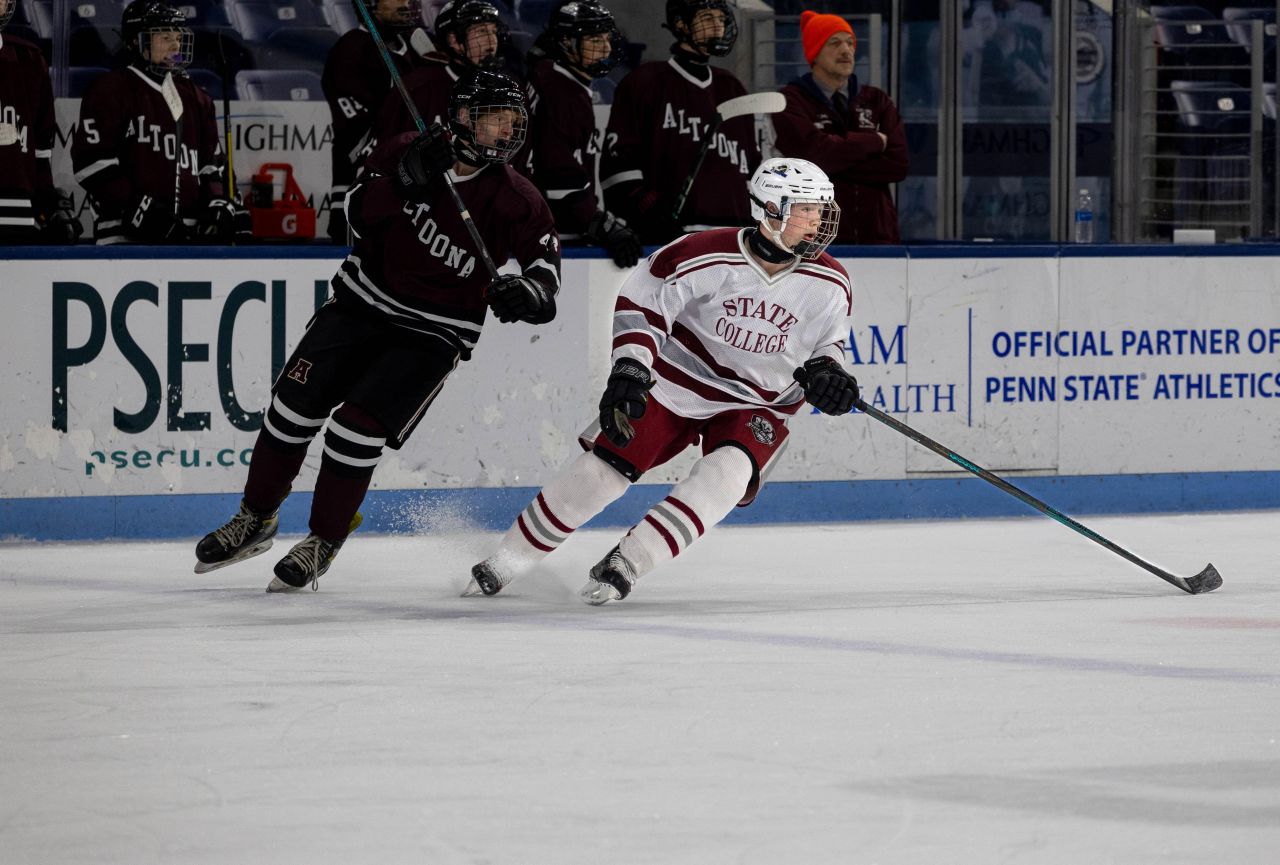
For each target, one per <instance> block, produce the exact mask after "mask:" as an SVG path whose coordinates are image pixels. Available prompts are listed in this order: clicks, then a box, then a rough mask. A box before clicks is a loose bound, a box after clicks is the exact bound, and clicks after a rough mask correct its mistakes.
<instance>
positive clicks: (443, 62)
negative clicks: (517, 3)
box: [373, 0, 507, 141]
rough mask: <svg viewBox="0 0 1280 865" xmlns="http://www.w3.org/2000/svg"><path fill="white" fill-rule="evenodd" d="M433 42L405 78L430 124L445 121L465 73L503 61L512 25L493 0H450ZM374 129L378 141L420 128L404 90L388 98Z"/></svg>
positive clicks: (443, 10)
mask: <svg viewBox="0 0 1280 865" xmlns="http://www.w3.org/2000/svg"><path fill="white" fill-rule="evenodd" d="M433 41H434V42H435V46H436V52H435V53H434V54H432V55H430V56H429V57H427V62H426V63H424V64H423V65H422V66H421V67H419V68H417V69H415V70H413V71H412V72H410V73H409V74H408V75H407V76H405V79H404V86H405V89H406V90H408V91H409V98H410V99H412V100H413V104H414V105H415V106H417V108H418V114H419V116H421V117H422V119H423V120H424V121H425V122H426V124H427V125H428V126H430V125H431V124H433V123H443V122H444V120H445V117H446V115H447V112H448V108H449V94H450V93H451V92H452V91H453V85H454V82H455V81H457V80H458V79H459V78H460V77H461V76H462V75H464V74H466V73H467V72H468V71H470V70H472V69H491V70H492V69H497V68H498V67H499V66H500V65H501V63H502V58H501V54H500V52H501V51H502V50H503V48H504V47H505V46H506V43H507V29H506V26H505V25H504V24H503V23H502V19H501V17H500V16H499V15H498V9H497V7H496V6H494V5H493V4H492V3H490V2H489V0H450V2H448V3H446V4H445V5H444V7H443V8H442V9H441V10H440V14H439V15H437V16H436V20H435V34H434V40H433ZM373 128H374V136H375V138H376V139H377V140H378V141H386V140H387V139H388V138H391V137H392V136H394V135H397V134H399V133H401V132H412V131H413V130H414V129H415V128H416V127H415V126H414V122H413V115H411V114H410V113H409V109H408V108H406V107H405V104H404V100H403V99H402V98H401V96H400V94H399V92H398V91H393V92H391V93H388V94H387V95H386V96H385V97H384V99H383V102H382V107H381V108H380V109H378V117H377V120H376V121H375V122H374V127H373Z"/></svg>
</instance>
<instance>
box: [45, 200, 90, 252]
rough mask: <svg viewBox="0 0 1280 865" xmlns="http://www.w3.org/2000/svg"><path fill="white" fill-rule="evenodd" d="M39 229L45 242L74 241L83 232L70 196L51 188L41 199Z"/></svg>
mask: <svg viewBox="0 0 1280 865" xmlns="http://www.w3.org/2000/svg"><path fill="white" fill-rule="evenodd" d="M39 210H40V230H41V231H42V232H43V239H44V240H45V242H47V243H75V242H76V241H77V240H79V239H80V235H81V234H84V226H83V225H81V224H80V220H79V219H77V218H76V211H75V204H74V203H73V202H72V200H71V196H70V195H68V194H67V193H65V192H63V191H62V190H61V189H53V190H52V191H50V192H49V193H47V194H46V195H44V196H43V197H42V199H41V202H40V205H39Z"/></svg>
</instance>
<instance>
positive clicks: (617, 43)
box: [546, 0, 622, 78]
mask: <svg viewBox="0 0 1280 865" xmlns="http://www.w3.org/2000/svg"><path fill="white" fill-rule="evenodd" d="M546 33H547V35H548V37H549V38H548V39H547V40H546V42H547V47H548V48H551V49H552V50H554V51H555V52H556V53H557V54H559V56H560V59H561V60H563V61H564V62H566V63H569V64H571V65H573V66H576V67H578V68H579V69H581V70H582V71H583V72H585V73H587V74H588V75H590V76H591V77H592V78H602V77H604V76H605V75H608V74H609V72H610V71H611V70H612V69H613V67H615V66H617V65H618V63H619V61H621V60H622V34H621V33H619V32H618V26H617V24H615V23H614V20H613V13H612V12H610V11H609V10H608V9H606V8H605V7H604V6H602V5H601V4H600V2H599V0H568V2H566V3H561V4H560V5H559V6H558V7H557V8H556V9H555V10H554V11H553V12H552V13H551V20H550V21H548V22H547V30H546ZM585 36H607V37H608V38H609V51H608V53H607V54H606V55H604V56H603V57H599V58H597V59H595V60H592V61H590V62H584V61H585V57H584V54H583V50H582V39H583V37H585Z"/></svg>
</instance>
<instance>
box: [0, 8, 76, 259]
mask: <svg viewBox="0 0 1280 865" xmlns="http://www.w3.org/2000/svg"><path fill="white" fill-rule="evenodd" d="M17 8H18V0H0V243H13V244H18V243H75V242H76V239H77V238H78V237H79V236H80V231H81V229H80V221H79V220H78V219H76V217H75V213H74V211H73V209H72V205H71V198H70V196H68V195H66V194H65V193H63V192H61V191H60V190H58V189H56V188H54V185H53V170H52V168H51V162H52V158H53V140H54V136H55V134H56V132H57V126H56V123H55V121H54V116H53V88H52V86H51V85H50V82H49V67H48V66H47V65H46V64H45V62H44V57H43V56H41V54H40V50H39V49H38V48H36V46H34V45H32V44H31V43H30V42H28V41H26V40H25V39H19V38H17V37H16V36H6V35H5V34H4V28H5V25H6V24H8V23H9V21H10V19H12V18H13V13H14V12H15V11H17Z"/></svg>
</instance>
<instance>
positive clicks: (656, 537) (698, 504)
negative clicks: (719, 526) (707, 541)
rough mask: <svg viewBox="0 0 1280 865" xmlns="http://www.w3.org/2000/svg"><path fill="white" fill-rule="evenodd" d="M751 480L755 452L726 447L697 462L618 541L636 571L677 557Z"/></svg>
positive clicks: (722, 514) (735, 500)
mask: <svg viewBox="0 0 1280 865" xmlns="http://www.w3.org/2000/svg"><path fill="white" fill-rule="evenodd" d="M749 483H751V458H750V457H748V456H747V455H746V454H745V453H743V452H742V451H741V450H739V449H738V448H736V447H722V448H718V449H717V450H714V451H712V452H711V453H709V454H707V455H706V456H704V457H703V458H702V459H700V460H698V461H697V462H696V463H694V464H693V470H692V471H690V472H689V476H688V477H687V478H685V479H684V480H682V481H681V482H680V483H678V484H676V485H675V486H674V487H673V488H672V490H671V494H670V495H668V496H667V497H666V498H665V499H663V500H662V501H660V502H658V503H657V504H656V505H654V506H653V509H652V510H650V511H649V513H647V514H645V517H644V519H643V520H642V521H640V523H638V524H637V525H636V526H635V527H634V528H632V529H631V531H630V532H628V533H627V536H626V537H625V538H623V539H622V543H621V544H619V547H620V552H621V553H622V555H623V556H624V557H625V558H626V560H627V561H629V562H631V564H633V565H635V568H636V576H640V575H642V574H645V573H648V572H649V571H651V570H653V569H654V568H655V567H657V566H658V565H660V564H662V563H663V562H665V561H667V560H669V559H674V558H675V557H676V556H678V555H680V553H682V552H684V551H685V550H686V549H688V548H689V545H690V544H692V543H693V542H694V541H696V540H697V539H698V538H699V537H701V536H702V535H704V534H706V532H707V530H708V529H710V528H711V527H712V526H714V525H715V524H716V523H718V522H720V521H721V520H723V519H724V518H725V517H726V516H728V514H729V511H731V510H733V508H734V506H735V505H737V504H738V502H740V501H741V500H742V497H743V495H745V494H746V491H747V485H748V484H749Z"/></svg>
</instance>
